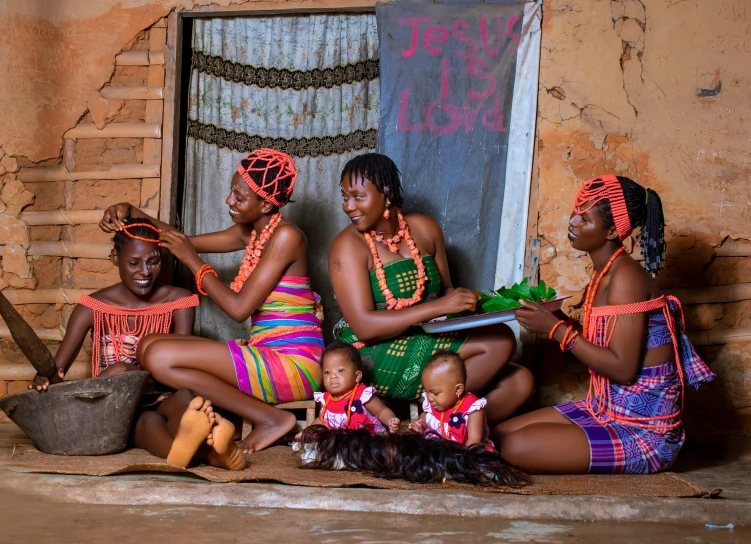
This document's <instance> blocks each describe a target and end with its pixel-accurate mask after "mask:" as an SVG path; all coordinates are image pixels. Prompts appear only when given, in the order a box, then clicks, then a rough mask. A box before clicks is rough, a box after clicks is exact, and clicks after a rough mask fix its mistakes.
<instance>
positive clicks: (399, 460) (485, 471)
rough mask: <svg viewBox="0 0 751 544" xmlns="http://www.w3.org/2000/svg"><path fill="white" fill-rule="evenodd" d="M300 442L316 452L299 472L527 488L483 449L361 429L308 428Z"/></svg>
mask: <svg viewBox="0 0 751 544" xmlns="http://www.w3.org/2000/svg"><path fill="white" fill-rule="evenodd" d="M302 442H303V444H306V445H313V446H314V447H315V448H316V453H317V457H316V460H315V461H312V462H310V463H307V464H304V465H303V468H310V469H321V470H335V469H336V468H338V467H339V466H340V463H341V464H343V466H344V469H345V470H351V471H362V472H367V473H370V474H372V475H374V476H376V477H378V478H385V479H395V478H402V479H405V480H408V481H410V482H413V483H417V484H437V483H442V482H443V481H445V480H453V481H456V482H459V483H466V484H472V485H478V486H482V487H522V486H524V485H527V484H529V483H531V480H530V478H529V476H528V475H527V474H525V473H524V472H522V471H520V470H518V469H516V468H514V467H512V466H510V465H508V464H507V463H506V461H504V460H503V458H502V457H501V455H500V453H498V452H495V451H488V450H487V449H486V447H485V445H484V444H474V445H472V446H469V447H467V446H463V445H461V444H459V443H457V442H452V441H450V440H444V439H441V438H429V437H427V436H425V435H423V434H420V433H413V432H408V433H404V434H395V433H389V434H371V433H370V432H369V431H368V430H367V429H358V430H350V429H327V428H326V427H324V426H323V425H313V426H311V427H307V428H306V429H305V430H304V431H303V436H302Z"/></svg>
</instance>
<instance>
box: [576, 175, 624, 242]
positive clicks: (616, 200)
mask: <svg viewBox="0 0 751 544" xmlns="http://www.w3.org/2000/svg"><path fill="white" fill-rule="evenodd" d="M601 200H609V201H610V210H611V211H612V213H613V219H614V220H615V228H616V230H617V231H618V237H619V238H620V239H621V241H623V240H625V239H626V238H628V235H629V234H631V230H632V229H631V218H629V216H628V209H627V208H626V200H625V199H624V198H623V188H622V187H621V182H620V181H618V178H617V177H615V176H611V175H608V176H599V177H596V178H595V179H591V180H589V181H588V182H587V183H585V184H584V185H582V187H581V189H579V192H578V193H576V200H574V211H575V212H576V213H577V214H579V215H581V214H583V213H584V212H586V211H589V210H591V209H592V208H593V207H594V205H595V204H597V203H598V202H600V201H601ZM585 204H586V205H587V207H586V208H584V205H585Z"/></svg>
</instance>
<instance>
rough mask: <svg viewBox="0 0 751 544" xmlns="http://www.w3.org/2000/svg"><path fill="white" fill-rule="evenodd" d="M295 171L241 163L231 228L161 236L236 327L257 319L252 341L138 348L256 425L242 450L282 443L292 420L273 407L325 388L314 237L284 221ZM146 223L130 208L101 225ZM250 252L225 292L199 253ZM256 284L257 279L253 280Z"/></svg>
mask: <svg viewBox="0 0 751 544" xmlns="http://www.w3.org/2000/svg"><path fill="white" fill-rule="evenodd" d="M296 177H297V170H296V168H295V164H294V162H293V161H292V157H290V156H289V155H287V154H285V153H281V152H279V151H275V150H272V149H259V150H257V151H254V152H252V153H250V154H249V155H248V156H247V157H246V158H245V159H243V160H242V161H241V163H240V165H239V166H238V168H237V172H236V173H235V174H234V176H233V177H232V186H231V189H230V194H229V196H228V197H227V205H228V206H229V213H230V216H231V217H232V220H233V221H234V223H235V224H234V225H233V226H231V227H230V228H228V229H226V230H224V231H221V232H215V233H211V234H201V235H198V236H191V237H187V236H185V235H184V234H182V233H180V232H178V231H176V230H175V229H174V228H172V227H171V226H170V225H167V224H166V223H162V222H156V223H157V226H158V227H159V228H160V229H161V231H162V232H161V242H160V243H161V246H162V247H164V248H166V249H168V250H169V251H170V252H171V253H172V254H173V255H174V256H175V257H177V258H178V259H179V260H180V261H182V262H183V263H184V264H185V265H187V266H188V267H189V268H190V269H191V271H192V272H193V273H194V274H195V276H196V284H197V287H198V291H199V292H200V293H201V294H204V295H207V296H209V297H211V300H213V301H214V302H215V303H216V305H217V306H218V307H219V308H221V309H222V310H223V311H224V312H225V313H226V314H227V315H229V316H230V317H232V318H233V319H234V320H235V321H237V322H238V323H242V322H244V321H245V320H247V319H248V318H249V317H251V316H252V317H253V325H252V328H251V331H250V339H249V340H248V341H230V342H227V343H223V342H216V341H213V340H208V339H205V338H198V337H194V336H179V335H151V336H148V337H146V338H145V339H144V340H143V341H142V342H141V344H140V345H139V348H138V353H137V357H138V361H139V363H141V364H142V365H143V366H144V367H145V368H146V369H147V370H148V371H149V372H151V373H152V374H153V375H154V377H155V379H157V380H158V381H159V382H161V383H164V384H165V385H169V386H170V387H174V388H176V389H177V388H185V389H190V390H191V391H192V392H193V393H194V394H196V395H200V396H202V397H204V398H206V399H209V400H211V402H212V403H213V404H214V405H215V406H218V407H220V408H223V409H226V410H229V411H231V412H233V413H235V414H237V415H239V416H242V417H243V418H245V419H248V420H250V421H251V422H252V423H253V431H252V432H251V434H250V435H249V436H248V437H247V438H246V439H245V440H244V441H243V442H242V443H241V444H240V448H241V449H242V450H243V451H245V452H246V453H250V452H255V451H259V450H261V449H263V448H265V447H267V446H269V445H270V444H272V443H273V442H275V441H276V440H277V439H279V438H281V437H282V436H284V435H285V434H286V433H287V432H289V431H290V430H291V429H292V427H294V425H295V421H296V420H295V416H294V415H293V414H291V413H290V412H284V411H282V410H278V409H276V408H274V407H272V406H269V404H276V403H280V402H290V401H294V400H304V399H309V398H313V393H314V392H315V391H317V390H318V387H319V383H320V382H321V368H320V357H321V354H322V353H323V336H322V334H321V324H322V320H323V315H322V313H321V311H320V308H321V307H320V298H319V297H318V295H316V294H315V293H314V292H313V291H312V290H311V288H310V279H309V278H308V250H307V240H306V238H305V235H304V234H303V232H302V231H301V230H300V229H299V228H298V227H297V226H295V225H293V224H292V223H290V222H289V221H287V220H285V219H283V218H282V216H281V214H280V213H279V208H281V207H282V206H284V205H285V204H286V203H287V202H289V199H290V197H291V196H292V189H293V187H294V185H295V180H296ZM129 215H130V216H136V217H140V216H143V212H141V211H140V210H138V209H136V208H135V207H133V206H130V205H129V204H118V205H116V206H112V207H110V208H109V209H108V210H107V211H106V212H105V214H104V217H103V218H102V222H101V223H100V226H101V227H102V229H103V230H105V231H107V232H111V231H114V230H118V229H120V228H121V227H122V223H121V222H122V220H123V219H124V218H125V217H128V216H129ZM240 249H245V250H246V253H245V258H244V259H243V262H242V264H241V266H240V271H239V273H238V275H237V278H236V279H235V281H234V282H232V284H231V285H230V286H229V287H228V286H226V285H224V284H223V283H222V282H221V281H220V280H219V279H218V278H217V275H216V272H214V270H213V269H212V268H211V266H209V265H208V264H205V263H204V262H203V261H202V260H201V258H200V257H199V255H198V254H199V253H228V252H232V251H238V250H240ZM248 280H250V281H248Z"/></svg>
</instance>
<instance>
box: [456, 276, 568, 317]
mask: <svg viewBox="0 0 751 544" xmlns="http://www.w3.org/2000/svg"><path fill="white" fill-rule="evenodd" d="M555 297H556V292H555V289H553V288H552V287H548V286H547V285H546V284H545V282H544V281H543V280H540V283H538V284H537V285H531V286H530V285H529V284H528V283H527V278H524V279H523V280H522V281H521V282H520V283H515V284H514V285H512V286H511V287H501V288H500V289H498V290H497V291H482V292H481V293H480V300H479V301H478V302H477V305H478V307H479V308H480V309H481V310H482V312H481V313H490V312H502V311H504V310H513V309H515V308H521V306H522V305H521V304H520V303H519V300H527V301H530V302H534V303H536V304H540V303H541V302H548V301H550V300H553V299H555ZM468 315H472V312H470V311H466V312H462V313H459V314H450V315H448V316H446V318H447V319H454V318H457V317H466V316H468Z"/></svg>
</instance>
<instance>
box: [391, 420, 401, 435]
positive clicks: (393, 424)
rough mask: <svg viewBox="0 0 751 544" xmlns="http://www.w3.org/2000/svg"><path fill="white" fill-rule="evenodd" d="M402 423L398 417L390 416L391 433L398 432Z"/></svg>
mask: <svg viewBox="0 0 751 544" xmlns="http://www.w3.org/2000/svg"><path fill="white" fill-rule="evenodd" d="M401 424H402V421H401V420H400V419H399V418H398V417H392V418H391V419H390V420H389V431H391V432H392V433H397V432H399V425H401Z"/></svg>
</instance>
